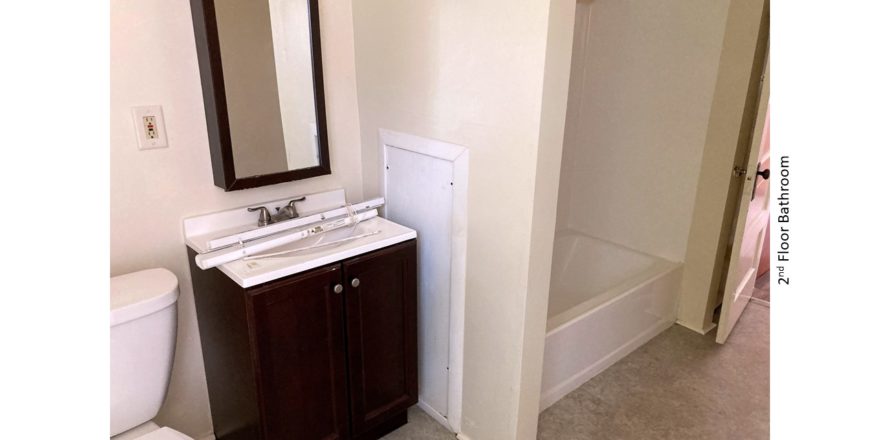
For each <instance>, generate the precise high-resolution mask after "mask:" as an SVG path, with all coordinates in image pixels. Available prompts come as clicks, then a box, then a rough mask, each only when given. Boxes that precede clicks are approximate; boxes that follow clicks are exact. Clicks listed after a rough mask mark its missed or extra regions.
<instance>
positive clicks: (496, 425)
mask: <svg viewBox="0 0 880 440" xmlns="http://www.w3.org/2000/svg"><path fill="white" fill-rule="evenodd" d="M550 3H551V2H550V1H549V0H545V1H534V2H509V1H502V0H481V1H470V2H467V3H456V2H449V1H446V0H425V1H418V2H413V1H406V0H374V1H369V2H355V3H354V25H355V48H356V59H357V74H358V76H357V78H358V98H359V101H358V105H359V111H360V115H361V137H362V140H363V153H362V154H363V161H364V164H363V167H364V168H363V170H364V171H363V172H364V192H365V193H366V194H368V195H375V194H379V184H380V176H381V174H380V166H381V156H380V145H379V139H378V130H379V129H380V128H385V129H389V130H394V131H398V132H403V133H410V134H414V135H417V136H422V137H427V138H432V139H438V140H442V141H446V142H450V143H454V144H458V145H463V146H465V147H467V148H469V150H470V167H469V168H470V173H469V177H468V179H469V182H468V184H469V192H470V194H469V196H468V207H467V211H468V217H469V218H468V228H467V234H468V239H467V243H468V244H467V280H466V303H465V347H464V395H463V399H464V401H463V407H462V410H463V414H462V433H463V435H464V436H466V437H470V438H473V439H480V440H483V439H505V440H507V439H513V438H523V439H525V438H534V437H535V432H536V426H537V415H538V397H539V392H538V391H539V389H540V369H541V359H542V356H543V335H544V325H545V323H546V301H547V298H546V297H547V290H548V285H549V281H548V280H549V269H550V268H549V266H550V265H549V263H550V250H549V249H544V247H546V246H540V243H546V242H552V235H553V227H554V225H555V200H556V188H557V182H558V181H557V173H558V169H559V157H560V155H561V137H562V126H561V125H562V124H561V123H560V124H559V126H558V127H554V125H553V124H552V121H553V120H554V118H556V119H559V120H561V118H562V115H563V114H564V112H565V108H564V101H565V95H566V93H567V69H568V63H569V61H568V58H567V56H568V55H567V51H566V50H565V49H562V50H561V51H560V52H561V53H557V51H555V50H554V51H553V56H552V58H553V61H554V62H553V63H552V66H551V68H550V75H548V78H550V77H552V78H553V79H554V80H559V79H560V73H559V72H560V71H561V79H562V81H561V84H554V86H557V87H561V89H562V90H561V92H560V91H559V90H558V89H553V90H552V91H551V92H549V94H548V96H544V85H545V57H546V56H547V36H548V22H549V21H550V19H551V17H550V16H549V13H550ZM559 4H560V5H571V2H570V0H560V1H559ZM568 9H570V7H569V8H568ZM566 12H567V11H566V8H565V7H560V8H555V9H554V15H553V18H552V19H553V22H554V23H565V22H566ZM562 27H563V29H567V30H563V31H562V34H563V35H565V34H566V32H570V29H571V25H569V26H567V27H566V26H564V25H563V26H562ZM563 39H565V40H567V43H568V44H569V45H570V41H571V39H570V36H569V37H568V38H563ZM560 57H561V58H563V59H564V60H563V61H562V62H561V63H560V62H559V61H558V58H560ZM560 64H561V65H562V66H563V68H560V67H559V65H560ZM549 65H551V63H548V66H549ZM542 103H544V104H545V105H546V107H547V108H545V109H544V111H545V114H547V115H548V120H549V121H551V122H548V123H547V124H544V123H543V122H544V121H542ZM554 129H555V130H556V131H557V133H556V134H555V136H554V133H552V132H553V130H554ZM539 136H540V138H539ZM554 170H555V171H554ZM546 172H549V174H545V173H546ZM548 176H549V179H550V181H549V182H548V181H545V180H544V178H546V177H548ZM536 207H541V208H547V209H546V210H544V211H542V212H541V213H538V214H536V211H535V209H536Z"/></svg>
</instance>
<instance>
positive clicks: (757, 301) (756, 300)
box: [749, 296, 770, 309]
mask: <svg viewBox="0 0 880 440" xmlns="http://www.w3.org/2000/svg"><path fill="white" fill-rule="evenodd" d="M749 301H751V302H753V303H755V304H757V305H759V306H763V307H766V308H768V309H769V308H770V301H764V300H763V299H760V298H755V297H754V296H753V297H751V298H749Z"/></svg>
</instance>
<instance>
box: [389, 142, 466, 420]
mask: <svg viewBox="0 0 880 440" xmlns="http://www.w3.org/2000/svg"><path fill="white" fill-rule="evenodd" d="M453 177H454V169H453V162H451V161H449V160H444V159H440V158H437V157H433V156H429V155H426V154H421V153H417V152H413V151H409V150H404V149H401V148H396V147H393V146H389V145H386V146H385V217H386V218H387V219H389V220H391V221H393V222H397V223H400V224H402V225H406V226H407V227H409V228H412V229H415V230H416V232H417V233H418V287H419V296H418V308H419V310H418V322H419V325H418V327H419V399H420V401H421V402H422V403H423V404H427V405H428V406H430V407H431V408H432V409H433V410H434V411H436V412H437V413H438V414H439V415H441V416H443V417H446V416H447V414H448V408H449V401H448V398H449V337H450V331H449V329H450V327H449V326H450V279H451V277H450V273H451V269H452V267H451V255H452V226H453V224H452V221H453V218H452V214H453V185H452V183H453V181H454V178H453Z"/></svg>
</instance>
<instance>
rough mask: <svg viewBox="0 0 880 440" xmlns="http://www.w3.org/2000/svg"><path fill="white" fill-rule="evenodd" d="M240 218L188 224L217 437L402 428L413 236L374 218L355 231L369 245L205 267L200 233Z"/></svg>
mask: <svg viewBox="0 0 880 440" xmlns="http://www.w3.org/2000/svg"><path fill="white" fill-rule="evenodd" d="M343 197H344V196H343ZM312 200H317V202H313V203H320V202H321V196H320V195H316V196H314V197H312ZM278 203H283V201H278ZM233 214H234V215H238V212H235V213H233V212H232V211H230V212H227V213H218V214H217V216H218V217H216V218H215V219H214V220H210V219H206V218H207V217H209V216H203V218H201V219H199V218H195V219H188V220H186V221H185V222H184V223H185V232H186V234H187V244H188V246H189V248H188V252H189V260H190V271H191V274H192V282H193V291H194V296H195V303H196V308H197V314H198V322H199V331H200V335H201V341H202V352H203V355H204V361H205V374H206V377H207V383H208V393H209V399H210V403H211V414H212V418H213V423H214V434H215V436H216V438H217V439H220V440H226V439H266V440H275V439H375V438H378V437H381V436H382V435H384V434H386V433H388V432H390V431H392V430H394V429H395V428H397V427H399V426H401V425H403V424H405V423H406V410H407V408H408V407H410V406H412V405H414V404H415V403H416V402H417V401H418V373H417V347H416V313H417V312H416V289H417V287H416V241H415V231H413V230H411V229H409V228H405V227H403V226H400V225H397V224H395V223H392V222H390V221H388V220H385V219H383V218H379V217H376V218H373V219H370V220H367V221H364V222H362V223H359V224H357V225H356V226H355V227H354V228H356V229H357V230H356V231H353V232H362V231H374V232H373V233H372V235H368V236H365V237H364V238H360V239H357V240H352V241H349V242H345V243H342V244H339V245H335V246H328V247H326V248H324V247H322V248H318V249H314V250H311V251H308V252H302V253H300V252H294V253H293V254H292V255H290V256H283V257H277V258H269V259H256V260H250V261H242V260H238V261H234V262H230V263H226V264H223V265H221V266H218V267H214V268H210V269H207V270H203V269H201V268H200V267H199V266H198V265H197V263H196V257H197V256H198V255H199V253H200V252H204V251H205V250H204V249H203V248H202V249H200V247H202V246H203V243H204V240H202V239H200V238H199V237H197V236H195V237H194V235H198V234H199V233H202V232H204V229H205V228H204V225H205V224H208V223H211V221H214V222H215V224H214V226H217V224H216V222H218V221H219V222H221V223H222V221H223V220H222V218H223V216H224V215H225V218H226V219H227V221H228V219H229V218H231V216H232V215H233ZM242 215H243V214H242ZM251 215H255V214H251ZM255 218H256V217H255ZM218 219H219V220H218ZM187 221H190V224H189V225H187V223H186V222H187ZM199 222H202V226H199V225H198V223H199ZM220 226H221V229H223V228H226V229H227V230H228V225H220ZM200 228H201V229H200ZM209 229H216V227H215V228H209ZM376 231H378V232H376ZM351 232H352V231H350V232H349V233H351ZM207 235H208V236H210V235H211V234H210V233H208V234H207ZM201 236H202V237H203V238H204V237H205V236H206V234H201Z"/></svg>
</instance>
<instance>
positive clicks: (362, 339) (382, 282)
mask: <svg viewBox="0 0 880 440" xmlns="http://www.w3.org/2000/svg"><path fill="white" fill-rule="evenodd" d="M343 271H344V273H345V291H346V293H345V308H346V320H347V327H346V328H347V332H348V359H349V375H350V383H351V418H352V431H353V435H354V436H355V437H357V436H358V435H360V434H362V433H364V432H366V431H369V430H370V429H372V428H374V427H376V426H377V425H379V424H381V423H382V422H385V421H387V420H389V419H390V418H392V417H394V416H395V415H400V414H401V413H402V412H403V411H406V408H408V407H409V406H412V405H413V404H415V403H416V402H417V401H418V373H417V364H416V362H417V359H416V356H417V348H416V246H415V241H409V242H406V243H404V244H401V245H397V246H392V247H389V248H386V249H382V250H379V251H376V252H373V253H370V254H367V255H364V256H362V257H358V258H354V259H352V260H349V261H347V262H346V263H344V265H343ZM355 280H357V281H355Z"/></svg>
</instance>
